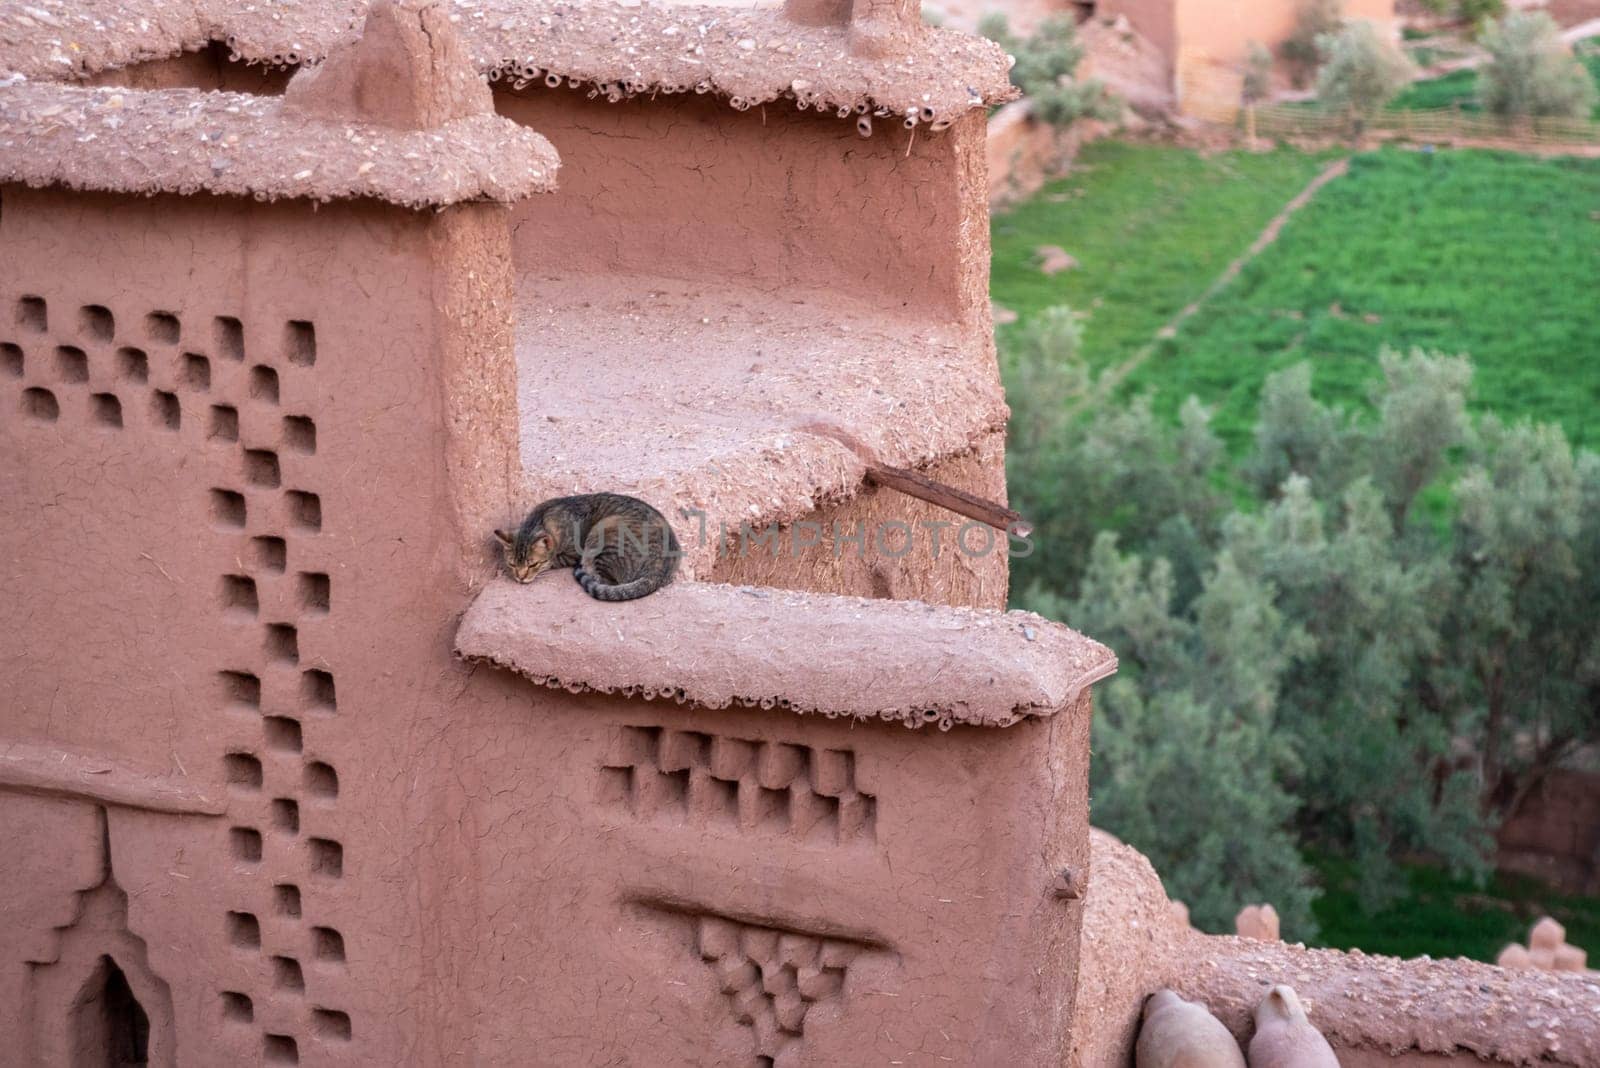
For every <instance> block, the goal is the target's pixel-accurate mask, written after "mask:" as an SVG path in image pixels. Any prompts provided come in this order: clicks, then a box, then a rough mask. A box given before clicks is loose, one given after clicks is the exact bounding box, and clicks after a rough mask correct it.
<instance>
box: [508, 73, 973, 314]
mask: <svg viewBox="0 0 1600 1068" xmlns="http://www.w3.org/2000/svg"><path fill="white" fill-rule="evenodd" d="M495 100H496V106H497V108H498V109H499V110H500V112H501V113H502V114H504V115H507V116H509V117H511V118H513V119H515V120H516V121H518V122H520V123H524V124H526V125H529V126H532V127H533V128H534V129H536V130H538V131H539V132H540V133H542V134H544V135H545V136H546V137H548V138H549V139H550V141H551V142H552V143H553V144H555V145H556V147H557V148H558V149H559V150H560V152H561V191H560V193H559V194H558V195H556V196H553V197H543V198H535V199H533V200H530V201H526V202H524V203H523V204H522V205H520V206H519V207H518V208H517V209H516V222H515V228H516V238H515V247H516V252H517V261H518V266H519V268H521V269H522V270H525V271H527V272H529V273H532V274H535V275H561V276H570V275H572V274H582V273H591V274H606V275H617V274H622V275H637V276H640V279H641V281H640V284H641V285H648V278H649V277H650V276H652V275H654V276H664V277H667V278H674V279H704V280H706V281H707V282H711V281H713V280H714V281H716V282H718V283H720V284H722V285H727V286H733V287H738V288H741V289H754V290H758V291H761V292H765V293H769V294H770V295H771V297H772V299H774V300H790V299H803V298H812V297H816V296H817V295H819V294H820V295H822V296H824V297H826V298H828V299H834V300H853V301H860V302H862V303H865V304H868V305H871V306H874V307H878V308H882V309H883V310H884V312H885V313H886V314H910V315H913V316H918V317H923V316H925V317H929V318H937V319H944V320H959V321H962V322H966V323H970V324H979V323H980V322H981V321H982V320H980V318H979V317H980V316H984V315H987V307H988V304H987V300H988V298H987V286H988V258H987V253H988V232H987V220H986V219H985V218H984V213H983V203H984V199H983V198H984V195H985V194H984V190H985V178H984V172H983V135H984V128H983V126H984V124H983V115H982V113H981V112H975V113H970V114H969V115H968V116H967V117H965V118H963V119H961V120H960V121H959V122H957V123H956V124H955V125H954V126H953V127H951V128H950V129H949V130H947V131H944V132H943V133H940V134H931V133H929V132H927V131H926V130H918V131H917V132H916V133H915V139H914V143H913V135H912V133H911V132H909V131H907V130H905V129H904V128H903V127H902V126H901V124H900V120H898V119H894V118H884V119H875V120H874V122H875V124H876V125H875V130H876V132H875V133H874V135H873V136H872V137H870V138H867V139H863V138H861V137H860V136H858V135H857V133H856V129H855V118H854V117H851V118H848V119H839V118H836V117H834V116H833V115H832V114H831V113H830V114H829V115H827V116H822V115H818V114H817V113H816V112H805V113H801V112H798V111H796V109H795V106H794V104H793V103H792V102H785V101H774V102H772V103H769V104H767V105H765V106H763V107H757V108H752V109H751V110H749V111H746V112H743V113H739V112H735V111H733V110H731V109H730V108H729V107H728V105H727V103H726V102H725V101H720V100H716V99H713V98H709V97H699V96H695V95H693V94H689V95H687V96H675V97H658V98H656V99H654V100H650V99H646V98H638V99H633V100H625V101H622V102H620V103H617V104H611V103H608V102H606V101H605V100H604V99H597V100H592V101H591V100H588V99H586V98H585V96H584V94H583V93H582V92H581V91H574V90H572V89H566V88H562V89H556V90H549V89H545V88H543V87H539V88H534V87H529V88H527V89H525V90H523V91H521V92H511V91H509V90H504V89H502V90H500V91H497V92H496V94H495Z"/></svg>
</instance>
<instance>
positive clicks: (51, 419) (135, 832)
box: [0, 188, 515, 1064]
mask: <svg viewBox="0 0 1600 1068" xmlns="http://www.w3.org/2000/svg"><path fill="white" fill-rule="evenodd" d="M4 196H5V202H4V216H3V228H0V245H3V247H4V248H5V255H3V256H0V265H3V266H0V302H3V308H4V317H3V320H0V329H3V330H4V332H5V335H6V336H5V338H4V339H0V340H3V341H4V342H5V343H6V344H7V345H9V346H11V347H8V348H5V349H3V350H0V353H3V355H4V366H3V367H0V406H3V407H4V410H5V412H6V418H5V419H4V420H3V421H0V448H3V451H4V456H5V462H4V463H0V479H3V481H4V485H3V489H0V495H3V497H4V499H5V500H6V501H7V502H8V506H7V508H6V509H5V511H4V513H3V516H0V551H3V552H4V554H5V556H6V558H7V559H8V560H12V561H15V562H17V566H15V567H12V568H10V569H8V570H7V571H6V572H5V575H4V576H3V577H0V582H3V583H4V588H3V589H0V613H3V616H4V618H3V625H0V631H3V637H0V660H3V661H4V662H5V663H8V664H11V665H25V667H24V668H23V669H21V670H13V671H11V672H8V678H7V683H8V688H9V689H10V691H11V698H10V700H9V701H8V703H7V708H6V712H5V715H4V718H3V721H0V734H3V736H4V737H5V738H6V740H7V741H8V742H12V741H19V742H22V743H25V744H34V745H38V746H40V747H42V748H44V749H46V750H48V751H51V752H59V751H65V752H67V753H69V754H81V755H83V756H84V757H85V758H87V759H88V760H89V761H91V762H100V763H103V764H105V765H108V766H109V767H110V768H112V769H113V770H114V771H115V775H114V776H113V777H115V778H117V779H119V780H121V779H127V780H129V781H131V782H132V783H133V787H132V789H133V793H134V794H135V795H138V796H135V797H133V799H132V800H131V801H130V800H127V799H124V800H123V802H120V803H116V804H112V805H110V806H109V808H108V817H107V823H108V830H107V831H106V832H105V839H106V843H107V844H108V846H109V854H110V856H111V858H112V863H111V865H110V868H111V879H110V882H112V883H114V885H115V886H116V887H119V888H120V890H121V891H122V892H125V894H126V897H127V912H126V921H125V922H126V927H127V929H128V930H129V931H130V932H131V933H132V935H133V936H135V937H136V938H137V939H139V940H140V941H142V943H143V945H144V946H145V947H147V950H148V969H149V973H150V975H152V976H154V977H156V979H155V980H153V982H156V983H158V984H159V985H160V986H161V988H162V990H163V991H164V995H163V996H164V997H169V998H170V1005H171V1008H170V1013H169V1014H168V1015H169V1018H170V1026H168V1027H167V1028H166V1029H164V1030H163V1031H162V1032H161V1034H162V1036H163V1037H162V1038H161V1039H160V1040H159V1041H166V1042H169V1043H170V1044H171V1045H170V1046H169V1047H168V1053H169V1054H171V1055H173V1056H175V1058H176V1060H175V1061H168V1062H167V1063H181V1064H195V1063H201V1062H209V1063H214V1062H215V1061H216V1060H218V1059H239V1060H241V1061H244V1062H246V1063H256V1062H257V1061H260V1060H263V1059H264V1060H266V1061H267V1062H269V1063H305V1064H337V1063H374V1062H388V1063H397V1062H412V1063H417V1062H434V1063H437V1062H438V1061H439V1060H440V1059H442V1055H443V1051H444V1050H445V1049H454V1048H457V1046H458V1044H459V1043H460V1042H462V1041H464V1040H465V1032H464V1031H463V1029H462V1028H461V1026H460V1025H459V1024H455V1023H452V1022H451V1021H453V1020H457V1019H459V1018H458V1017H455V1016H454V1015H453V1014H452V1013H451V1012H450V1011H449V1010H448V1008H447V1006H448V1005H449V1004H450V1003H451V999H452V998H453V996H454V987H455V982H454V980H451V981H449V982H446V983H443V984H442V985H441V979H440V977H439V976H437V975H434V974H432V973H431V972H430V971H429V967H428V965H427V963H425V962H430V961H432V960H434V959H436V958H438V957H440V956H442V955H443V951H442V950H441V948H440V940H439V939H440V936H439V934H438V932H439V929H440V927H439V924H438V922H437V917H435V916H429V918H428V919H427V920H426V922H425V921H424V918H423V917H424V916H425V915H428V913H429V909H430V906H431V899H432V897H433V895H434V894H435V893H436V888H437V884H438V883H439V882H440V881H442V880H443V879H444V878H446V877H445V876H444V875H443V874H442V873H444V872H448V871H453V870H454V866H453V864H452V862H451V857H450V854H449V851H448V849H446V850H445V851H444V853H443V854H442V855H441V854H438V853H436V852H434V851H433V850H432V847H431V846H430V845H429V839H431V838H433V837H436V836H437V831H436V828H435V825H436V823H437V820H436V819H434V818H432V817H433V813H434V808H435V801H434V798H436V797H437V796H438V794H439V790H438V789H437V788H436V784H435V783H434V781H433V778H432V776H433V773H434V769H433V767H432V763H431V762H432V760H433V757H432V753H431V749H430V745H429V742H428V738H429V737H430V735H432V734H434V733H436V732H437V730H438V719H439V717H440V716H441V715H443V714H444V713H443V712H442V710H444V709H447V708H449V707H450V704H451V701H452V700H453V699H454V697H455V695H456V694H458V693H459V691H460V688H461V686H462V685H463V679H464V678H465V673H464V672H463V671H462V669H460V668H459V667H457V666H456V665H455V664H454V662H453V661H452V659H451V657H450V652H449V650H450V644H449V643H450V634H451V620H452V618H453V615H454V613H455V612H458V611H459V609H460V607H461V606H462V605H463V604H464V598H465V596H466V595H467V593H468V592H469V581H470V579H471V569H470V567H469V568H466V569H464V568H463V567H462V564H461V560H462V549H461V546H462V544H463V543H464V542H467V541H471V540H473V538H474V537H475V536H476V535H475V534H468V533H467V532H466V531H465V530H464V529H463V527H462V526H461V525H460V524H461V523H462V522H463V516H464V515H465V514H467V513H468V512H470V511H472V510H474V509H476V510H483V509H485V508H487V507H489V506H488V505H487V504H486V502H485V501H484V500H483V499H479V500H477V501H476V502H475V503H474V504H473V507H472V508H469V509H466V510H465V511H463V510H461V509H458V508H457V506H456V497H455V494H454V492H453V489H452V482H451V479H450V477H449V475H450V463H449V457H450V456H451V450H450V448H449V447H448V442H447V439H446V435H445V433H444V427H445V425H446V421H447V418H448V416H449V413H450V411H451V405H449V404H447V398H446V396H445V391H444V390H443V389H442V388H441V384H442V382H443V381H444V379H445V377H446V375H447V374H449V373H451V372H450V367H451V366H452V365H453V366H454V368H455V369H456V371H457V372H461V373H466V374H469V375H477V376H484V375H489V374H491V373H492V367H486V366H484V365H482V363H481V357H482V355H483V354H482V353H481V352H478V351H476V350H475V349H474V346H473V344H472V343H471V342H470V341H469V340H465V339H463V338H462V337H461V336H460V334H461V331H462V329H463V328H468V329H470V330H471V331H472V332H473V333H474V334H479V333H488V334H492V329H490V328H489V327H488V326H487V325H486V324H484V323H481V322H479V323H475V322H474V318H475V317H476V316H478V315H480V314H482V313H481V310H480V311H479V312H475V311H473V310H472V308H471V307H470V302H469V301H466V300H463V299H461V298H459V297H456V296H452V295H451V294H450V293H449V292H446V291H445V288H444V287H440V286H438V284H437V283H438V279H437V277H436V272H435V267H436V266H437V265H438V264H439V263H441V262H448V261H450V260H451V259H452V258H457V257H460V256H462V255H470V257H471V258H473V259H474V260H475V261H476V263H477V266H478V270H479V277H480V278H482V279H486V280H487V279H492V277H493V275H494V271H493V265H494V263H495V262H496V256H495V245H496V242H497V238H496V233H497V232H498V235H499V236H498V243H499V254H498V262H500V263H501V264H502V265H503V268H509V254H508V252H507V250H506V246H505V240H506V238H505V229H504V215H503V211H502V209H495V208H488V207H484V208H473V209H468V210H467V211H466V212H456V213H452V214H450V215H449V216H448V217H434V216H418V215H414V214H411V213H402V212H396V211H391V210H388V209H379V208H366V207H324V208H322V209H321V210H320V211H313V210H312V209H311V208H310V207H309V206H303V205H291V206H282V207H267V206H257V205H253V204H249V203H246V202H238V201H217V200H210V199H205V198H195V199H189V200H180V199H176V198H158V199H154V200H143V199H141V200H132V201H129V200H119V199H114V198H109V197H88V196H67V195H60V194H51V193H36V192H27V191H23V190H18V189H15V188H8V189H7V190H5V193H4ZM497 226H498V231H497V230H496V227H497ZM441 228H444V229H447V230H449V231H450V232H449V233H445V232H443V231H442V229H441ZM467 247H471V248H472V249H473V251H472V252H470V253H464V252H463V249H464V248H467ZM436 308H437V309H439V311H438V312H436V311H435V309H436ZM446 354H448V355H446ZM499 365H500V366H501V367H502V368H503V369H504V370H506V371H507V372H509V366H510V364H509V352H505V353H501V354H500V360H499ZM496 388H497V389H498V391H499V393H500V396H501V397H502V399H503V400H504V401H505V402H506V403H507V405H508V410H509V404H510V398H511V396H512V393H511V387H510V384H509V381H501V382H499V383H497V387H496ZM489 422H491V423H492V420H490V421H489ZM503 426H504V428H506V429H508V430H509V429H510V428H514V426H515V422H514V417H511V416H509V415H508V417H507V421H506V422H505V423H504V424H503ZM477 435H478V438H479V441H478V445H479V446H480V448H479V450H478V451H477V455H479V456H480V457H481V459H482V460H483V461H484V462H485V463H486V464H493V463H494V462H496V461H495V457H496V456H498V457H499V462H500V463H501V465H502V467H504V466H505V465H506V464H514V458H515V443H514V441H512V440H510V438H509V436H508V435H507V436H498V437H497V435H496V434H495V433H494V431H493V427H492V426H487V427H481V428H480V429H479V430H478V431H477ZM510 474H511V472H510V470H503V471H502V472H501V474H500V476H498V477H497V478H496V477H491V478H488V479H487V482H488V483H494V482H496V481H498V482H499V483H500V484H501V485H505V484H507V483H508V481H509V476H510ZM481 485H482V484H480V488H479V490H478V491H477V492H479V493H482V492H484V491H483V490H482V489H481ZM15 771H16V769H15V768H9V769H8V774H13V775H14V774H15ZM82 778H83V780H84V781H86V782H89V783H94V782H96V781H97V780H96V779H95V778H94V777H92V776H91V775H85V776H83V777H82ZM174 785H178V786H183V787H185V788H187V789H189V790H191V791H197V792H198V793H199V794H201V795H203V796H204V797H205V798H207V799H209V800H210V801H212V802H214V803H215V806H216V807H215V808H214V809H213V810H212V811H214V812H217V813H220V814H219V815H212V814H209V813H208V812H201V813H190V814H181V813H173V812H171V811H162V810H161V806H160V805H158V804H152V803H150V802H149V801H148V800H141V799H140V798H141V797H144V796H145V795H150V796H157V795H160V793H161V791H162V790H163V789H167V788H170V787H173V786H174ZM74 791H77V792H76V793H74ZM66 794H67V796H65V797H61V796H60V795H59V794H54V795H50V797H49V798H48V799H47V800H44V801H41V800H40V799H39V798H36V797H28V796H25V795H19V794H16V793H14V792H7V791H4V790H0V806H3V807H4V808H5V809H6V816H5V818H4V819H0V827H3V828H4V832H3V833H4V835H5V836H6V837H7V839H8V841H7V843H6V845H5V847H4V848H5V849H6V852H7V855H10V856H13V857H27V858H31V859H30V862H29V863H26V864H18V865H10V866H7V867H6V868H5V870H4V872H3V874H0V880H3V882H4V884H5V886H4V889H3V891H0V900H3V901H4V902H6V906H7V908H8V911H7V915H6V917H5V922H4V923H0V930H3V931H4V932H5V934H4V935H3V936H0V937H4V938H5V939H6V941H7V943H8V944H7V946H6V951H5V953H4V954H3V956H4V960H5V961H6V965H5V970H4V972H3V974H0V985H3V988H4V990H5V993H6V996H5V997H4V998H3V1004H4V1006H5V1009H4V1010H3V1011H5V1012H6V1013H7V1014H8V1017H7V1019H6V1020H5V1023H4V1026H3V1027H0V1030H4V1031H6V1032H7V1033H8V1034H24V1033H26V1034H31V1035H34V1036H36V1037H37V1038H38V1040H39V1041H40V1042H45V1041H52V1040H53V1039H52V1038H51V1036H52V1035H56V1034H58V1030H57V1029H58V1028H59V1027H60V1026H61V1022H60V1015H59V1014H60V1012H61V1007H60V1005H59V1004H52V1003H49V999H45V1003H43V1004H34V1002H38V1001H39V999H38V998H36V997H34V994H33V993H30V992H28V990H19V989H18V988H19V986H20V987H24V988H28V987H29V985H30V984H29V978H30V976H33V977H34V978H36V979H38V982H35V983H33V984H32V989H33V990H35V991H37V990H43V989H44V987H43V986H41V985H40V984H41V983H43V982H44V979H43V978H42V977H43V976H45V975H46V974H47V973H48V971H49V969H48V968H43V967H41V968H30V967H26V966H21V965H20V963H19V962H22V961H40V962H44V963H46V964H48V963H50V962H52V961H63V962H66V963H68V964H70V963H72V961H73V959H74V958H72V957H71V955H70V953H68V952H67V951H66V950H64V949H62V948H59V946H58V945H57V944H56V943H63V941H64V939H65V938H66V935H65V934H61V933H52V926H53V925H56V924H71V922H72V918H73V915H74V910H75V909H76V908H77V907H78V906H77V899H76V898H75V896H74V895H75V894H76V893H78V892H82V891H87V890H89V889H91V888H92V887H94V886H96V885H99V884H101V883H104V882H106V881H107V873H106V870H105V869H106V865H105V861H104V857H105V851H104V848H103V843H102V836H101V835H100V834H98V833H96V831H95V829H94V820H95V818H96V815H95V813H96V806H95V805H94V804H93V803H92V802H86V801H85V800H84V799H83V796H82V792H81V789H80V788H79V787H78V786H77V785H71V786H70V788H69V789H68V790H67V791H66ZM41 805H42V806H43V808H42V809H41V808H40V806H41ZM29 810H38V811H37V812H36V813H35V814H33V815H30V814H29ZM18 835H21V836H22V837H23V839H24V842H21V843H19V842H18V841H17V840H16V837H17V836H18ZM30 843H31V844H32V845H33V846H34V847H35V848H32V849H29V848H25V846H26V845H28V844H30ZM46 843H48V844H46ZM18 902H20V904H18V905H16V906H15V907H13V903H18ZM70 933H71V929H70V928H69V930H68V932H67V934H70ZM19 938H20V939H22V940H23V942H24V945H25V946H26V948H25V949H24V950H23V951H22V952H20V953H19V952H17V945H16V940H17V939H19ZM52 939H54V942H52ZM91 959H93V958H91ZM53 966H56V967H59V966H60V965H59V964H56V965H53ZM19 967H21V970H20V971H18V970H17V969H18V968H19ZM58 985H59V984H58ZM50 989H52V990H56V987H51V988H50ZM57 993H58V994H59V990H57ZM147 1004H148V1003H147ZM18 1005H25V1006H26V1005H32V1007H31V1008H28V1009H26V1010H25V1011H26V1012H27V1013H29V1014H30V1018H29V1019H27V1020H21V1019H18V1018H17V1017H16V1016H14V1015H9V1014H12V1013H14V1012H15V1011H16V1009H15V1007H16V1006H18ZM41 1048H42V1047H41ZM174 1051H175V1052H174Z"/></svg>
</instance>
